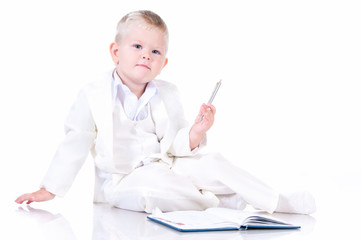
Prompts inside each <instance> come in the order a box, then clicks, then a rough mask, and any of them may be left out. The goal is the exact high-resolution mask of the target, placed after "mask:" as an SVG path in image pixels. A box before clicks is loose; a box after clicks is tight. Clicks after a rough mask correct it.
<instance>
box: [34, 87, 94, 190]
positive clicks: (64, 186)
mask: <svg viewBox="0 0 361 240" xmlns="http://www.w3.org/2000/svg"><path fill="white" fill-rule="evenodd" d="M64 130H65V138H64V140H63V141H62V143H61V144H60V145H59V147H58V149H57V151H56V153H55V156H54V157H53V160H52V162H51V164H50V166H49V169H48V171H47V172H46V174H45V177H44V178H43V181H42V183H41V185H40V187H43V188H45V189H47V190H48V191H49V192H51V193H53V194H55V195H57V196H64V195H65V193H66V192H67V191H68V190H69V188H70V187H71V185H72V183H73V181H74V179H75V177H76V175H77V173H78V172H79V170H80V168H81V167H82V165H83V163H84V162H85V160H86V158H87V156H88V154H89V151H90V149H92V148H93V145H94V139H95V137H96V127H95V123H94V120H93V117H92V114H91V111H90V108H89V104H88V100H87V97H86V93H85V90H83V91H81V92H80V93H79V95H78V97H77V100H76V102H75V103H74V105H73V106H72V108H71V109H70V112H69V114H68V117H67V119H66V121H65V128H64Z"/></svg>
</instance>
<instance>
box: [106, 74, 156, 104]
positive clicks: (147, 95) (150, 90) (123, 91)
mask: <svg viewBox="0 0 361 240" xmlns="http://www.w3.org/2000/svg"><path fill="white" fill-rule="evenodd" d="M112 76H113V102H115V100H116V97H117V96H118V97H119V98H120V100H121V102H122V103H123V102H124V98H125V97H126V96H129V95H134V93H132V91H130V89H129V88H128V87H127V86H126V85H124V84H123V82H122V80H121V79H120V77H119V76H118V74H117V71H116V69H114V71H113V74H112ZM156 95H158V87H157V86H156V84H155V83H154V81H153V80H152V81H150V82H148V84H147V86H146V88H145V91H144V93H143V95H142V96H141V97H140V99H139V100H141V101H144V102H146V103H148V102H149V101H150V99H152V98H153V97H154V96H156Z"/></svg>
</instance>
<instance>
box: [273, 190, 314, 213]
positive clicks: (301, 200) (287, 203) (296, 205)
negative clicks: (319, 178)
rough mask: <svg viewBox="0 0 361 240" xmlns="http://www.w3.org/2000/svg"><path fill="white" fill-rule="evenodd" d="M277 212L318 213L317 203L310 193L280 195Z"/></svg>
mask: <svg viewBox="0 0 361 240" xmlns="http://www.w3.org/2000/svg"><path fill="white" fill-rule="evenodd" d="M276 212H282V213H298V214H311V213H314V212H316V202H315V199H314V197H313V196H312V195H311V194H310V193H308V192H294V193H289V194H280V197H279V201H278V206H277V208H276Z"/></svg>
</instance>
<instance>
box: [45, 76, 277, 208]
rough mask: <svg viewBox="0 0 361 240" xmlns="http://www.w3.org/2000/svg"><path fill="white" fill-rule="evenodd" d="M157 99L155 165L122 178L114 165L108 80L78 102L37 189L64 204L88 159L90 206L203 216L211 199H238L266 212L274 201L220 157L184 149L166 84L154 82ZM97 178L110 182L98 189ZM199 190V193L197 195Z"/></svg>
mask: <svg viewBox="0 0 361 240" xmlns="http://www.w3.org/2000/svg"><path fill="white" fill-rule="evenodd" d="M154 83H155V84H156V86H157V88H158V91H159V94H158V95H156V96H155V97H153V98H152V100H151V101H150V109H151V115H152V118H153V122H154V124H155V134H156V135H157V137H158V139H159V144H160V154H159V155H160V157H159V158H160V161H159V162H155V163H151V164H148V165H146V166H143V167H140V168H136V169H134V171H132V172H131V173H130V174H126V175H125V174H124V173H123V172H122V171H121V170H120V169H117V168H116V164H115V163H114V160H113V155H114V151H113V149H114V148H113V143H114V142H113V132H114V130H113V109H114V108H113V107H114V106H113V102H112V87H113V86H112V84H113V78H112V74H111V72H110V73H109V74H108V75H107V76H106V77H105V79H102V80H101V81H97V82H94V83H92V84H89V85H88V86H87V87H86V88H84V89H83V90H82V91H81V92H80V93H79V95H78V98H77V100H76V102H75V104H74V105H73V107H72V109H71V110H70V113H69V115H68V118H67V120H66V123H65V132H66V136H65V139H64V141H63V142H62V143H61V145H60V146H59V148H58V150H57V152H56V154H55V156H54V158H53V161H52V163H51V165H50V167H49V170H48V171H47V173H46V175H45V177H44V179H43V182H42V184H41V187H45V188H46V189H47V190H48V191H50V192H52V193H54V194H56V195H58V196H63V195H64V194H65V193H66V191H67V190H68V189H69V188H70V186H71V184H72V182H73V180H74V178H75V176H76V174H77V173H78V171H79V169H80V168H81V166H82V165H83V163H84V161H85V159H86V158H87V155H88V153H89V151H91V153H92V155H93V158H94V163H95V169H96V178H95V179H96V182H95V192H94V201H95V202H109V203H111V204H113V205H114V206H117V207H120V208H126V209H131V210H136V211H147V212H150V211H151V210H152V209H154V208H155V207H159V208H160V209H161V210H163V211H172V210H182V209H205V208H208V207H214V206H217V205H218V203H219V201H218V198H217V197H216V195H218V194H231V193H237V194H239V195H241V196H242V198H243V199H244V200H245V201H246V202H247V203H249V204H251V205H253V206H254V207H257V208H261V209H264V210H267V211H269V212H273V211H274V210H275V208H276V206H277V202H278V193H277V192H275V191H273V190H272V189H270V188H269V187H267V186H266V185H265V184H263V183H262V182H260V181H259V180H257V179H255V178H254V177H253V176H251V175H249V174H248V173H246V172H244V171H243V170H241V169H237V168H235V167H233V166H232V165H231V164H230V163H229V162H228V161H226V160H225V159H224V158H223V157H222V156H220V155H219V154H215V155H204V156H202V155H199V154H198V155H194V154H193V153H192V152H191V150H190V148H189V130H190V126H189V125H188V123H187V121H186V120H185V118H184V114H183V109H182V105H181V103H180V101H179V96H178V91H177V89H176V87H175V86H174V85H173V84H170V83H168V82H164V81H160V80H154ZM99 173H107V174H108V175H110V176H112V179H111V181H107V182H106V181H105V180H104V178H102V177H101V174H99ZM200 190H201V191H200Z"/></svg>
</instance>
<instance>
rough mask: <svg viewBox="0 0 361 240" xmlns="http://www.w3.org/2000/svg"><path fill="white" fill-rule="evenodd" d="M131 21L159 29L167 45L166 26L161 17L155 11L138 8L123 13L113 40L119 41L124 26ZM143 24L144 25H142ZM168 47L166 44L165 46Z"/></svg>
mask: <svg viewBox="0 0 361 240" xmlns="http://www.w3.org/2000/svg"><path fill="white" fill-rule="evenodd" d="M132 22H139V23H140V25H141V26H143V27H146V28H149V27H155V28H157V29H159V30H161V31H162V32H163V33H164V37H165V40H166V43H167V45H168V38H169V34H168V28H167V25H166V24H165V22H164V21H163V19H162V18H161V17H160V16H159V15H158V14H156V13H154V12H152V11H149V10H139V11H134V12H130V13H128V14H127V15H125V16H124V17H123V18H122V19H121V20H120V21H119V22H118V25H117V31H116V35H115V42H116V43H120V41H121V40H122V37H123V35H124V31H125V29H126V27H127V26H128V25H129V23H132ZM143 24H144V25H143ZM166 48H168V46H167V47H166Z"/></svg>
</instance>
